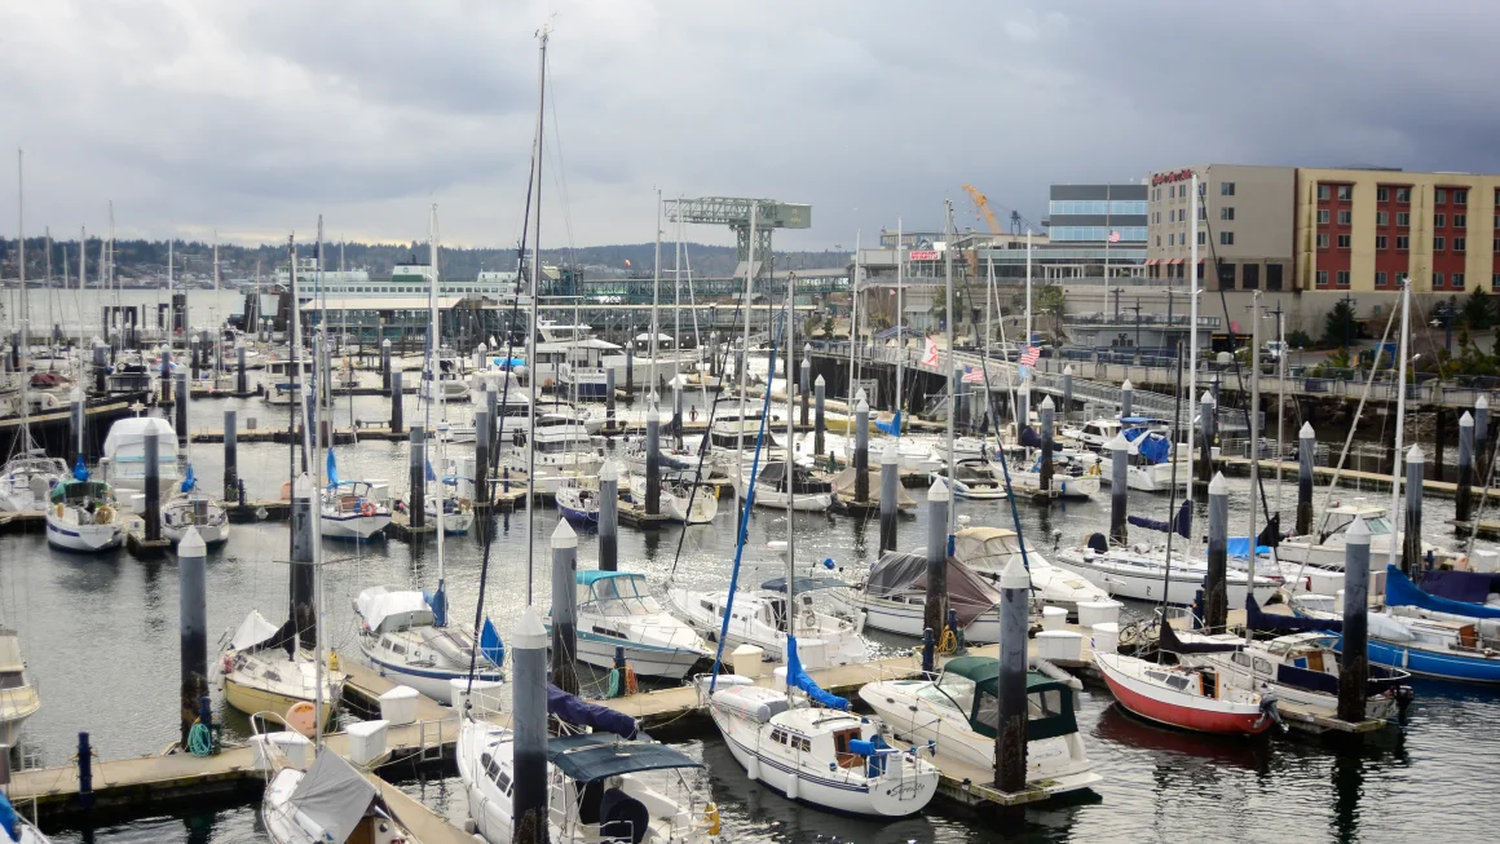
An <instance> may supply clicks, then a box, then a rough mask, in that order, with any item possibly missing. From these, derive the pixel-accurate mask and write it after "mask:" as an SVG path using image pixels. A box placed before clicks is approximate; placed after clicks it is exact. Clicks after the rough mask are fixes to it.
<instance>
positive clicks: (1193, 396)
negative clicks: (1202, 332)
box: [1105, 170, 1254, 542]
mask: <svg viewBox="0 0 1500 844" xmlns="http://www.w3.org/2000/svg"><path fill="white" fill-rule="evenodd" d="M1188 190H1189V191H1190V192H1191V195H1190V196H1189V197H1188V219H1189V220H1191V221H1192V225H1190V226H1188V270H1187V274H1188V392H1187V395H1188V405H1189V406H1191V405H1192V403H1193V402H1195V401H1197V399H1198V172H1197V171H1196V170H1195V171H1193V175H1192V178H1191V179H1190V180H1189V182H1188ZM1108 306H1109V303H1108V302H1106V303H1105V307H1108ZM1189 413H1191V411H1189ZM1186 427H1187V458H1188V478H1187V493H1186V494H1185V500H1186V501H1187V503H1188V508H1189V509H1190V510H1191V509H1192V506H1193V464H1194V463H1195V462H1197V461H1195V460H1194V459H1193V434H1194V430H1193V429H1195V428H1197V427H1198V426H1197V425H1194V424H1192V421H1191V420H1189V422H1188V425H1187V426H1186ZM1172 459H1173V460H1176V459H1177V443H1175V442H1174V443H1172ZM1188 541H1189V542H1191V540H1188ZM1252 541H1254V540H1253V539H1252Z"/></svg>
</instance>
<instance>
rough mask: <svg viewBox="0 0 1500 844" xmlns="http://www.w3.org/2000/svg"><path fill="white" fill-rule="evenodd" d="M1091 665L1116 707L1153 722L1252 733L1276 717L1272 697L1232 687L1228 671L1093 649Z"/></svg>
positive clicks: (1223, 732)
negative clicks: (1092, 662)
mask: <svg viewBox="0 0 1500 844" xmlns="http://www.w3.org/2000/svg"><path fill="white" fill-rule="evenodd" d="M1094 665H1095V666H1097V667H1098V669H1099V673H1100V674H1102V675H1104V682H1105V683H1107V684H1108V685H1109V691H1110V693H1111V694H1113V695H1114V696H1115V700H1117V701H1119V703H1120V705H1121V706H1123V707H1125V709H1127V710H1129V711H1130V712H1131V713H1133V714H1135V715H1137V716H1139V717H1141V718H1145V719H1147V720H1149V721H1155V722H1157V723H1158V724H1165V725H1166V726H1169V727H1177V728H1178V729H1183V730H1192V731H1195V732H1200V733H1216V734H1221V735H1239V736H1255V735H1260V734H1261V733H1264V732H1265V731H1266V730H1268V729H1270V728H1271V726H1272V724H1279V723H1280V721H1281V716H1280V713H1279V712H1278V710H1277V708H1276V697H1275V695H1269V694H1267V695H1261V694H1259V693H1258V692H1255V691H1252V690H1251V688H1248V687H1244V686H1240V685H1237V684H1236V683H1235V675H1234V674H1232V673H1226V672H1222V671H1219V670H1217V669H1216V668H1213V667H1204V666H1200V667H1193V666H1188V665H1163V664H1161V663H1157V662H1148V661H1147V660H1144V659H1140V658H1138V657H1133V656H1125V655H1124V654H1118V653H1100V652H1098V651H1095V652H1094Z"/></svg>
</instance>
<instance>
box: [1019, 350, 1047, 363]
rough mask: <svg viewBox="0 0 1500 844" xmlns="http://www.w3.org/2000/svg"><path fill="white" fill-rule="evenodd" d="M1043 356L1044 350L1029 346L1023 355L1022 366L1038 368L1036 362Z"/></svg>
mask: <svg viewBox="0 0 1500 844" xmlns="http://www.w3.org/2000/svg"><path fill="white" fill-rule="evenodd" d="M1041 356H1042V350H1041V349H1039V348H1037V347H1036V346H1027V347H1026V351H1024V352H1022V353H1021V365H1022V366H1036V362H1037V360H1038V359H1039V358H1041Z"/></svg>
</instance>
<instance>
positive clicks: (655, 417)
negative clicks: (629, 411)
mask: <svg viewBox="0 0 1500 844" xmlns="http://www.w3.org/2000/svg"><path fill="white" fill-rule="evenodd" d="M788 447H790V446H788ZM660 512H661V410H660V408H658V407H657V405H656V393H654V392H653V393H652V394H651V398H650V400H649V401H648V402H647V404H646V514H647V515H650V516H655V515H657V514H658V513H660Z"/></svg>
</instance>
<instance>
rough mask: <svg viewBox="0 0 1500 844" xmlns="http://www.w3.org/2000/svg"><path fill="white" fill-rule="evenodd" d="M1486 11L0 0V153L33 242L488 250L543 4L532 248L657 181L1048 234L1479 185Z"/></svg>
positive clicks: (825, 210) (822, 219)
mask: <svg viewBox="0 0 1500 844" xmlns="http://www.w3.org/2000/svg"><path fill="white" fill-rule="evenodd" d="M1497 18H1500V9H1496V8H1494V7H1493V5H1492V4H1487V3H1483V2H1478V0H1474V2H1459V1H1458V0H1447V1H1446V2H1438V3H1433V4H1428V6H1427V7H1426V8H1425V9H1424V10H1423V13H1422V14H1421V15H1412V14H1411V10H1410V7H1409V5H1405V4H1398V3H1396V2H1394V0H1370V2H1352V0H1344V2H1334V3H1315V4H1290V3H1286V4H1283V3H1262V4H1254V5H1251V4H1201V3H1189V2H1185V0H1158V2H1147V3H1120V2H1114V3H1105V2H1093V1H1092V0H1090V1H1089V2H1084V0H1079V2H1074V3H1063V4H1057V3H1053V4H1042V3H1039V2H1032V0H1022V2H1010V3H994V2H979V0H955V2H946V3H937V4H927V5H925V6H923V5H920V4H898V3H894V2H877V3H856V2H852V0H827V2H818V3H794V2H790V0H762V2H760V3H756V4H702V3H694V2H688V0H558V2H554V3H544V2H523V3H516V2H512V3H505V4H496V3H492V2H489V3H487V2H477V0H475V2H469V0H435V2H432V3H423V4H411V3H401V2H396V0H369V1H368V2H358V3H356V2H342V3H339V2H334V3H298V2H292V0H255V2H244V3H234V4H205V3H195V2H193V0H134V2H125V0H117V2H106V0H97V1H96V2H88V3H84V2H82V0H72V2H67V0H50V2H47V3H33V2H30V0H0V79H3V80H4V84H0V113H3V114H5V115H7V119H6V120H4V121H0V148H4V149H9V148H14V147H18V146H23V147H25V148H26V149H27V161H28V167H27V194H28V196H27V199H28V229H30V230H32V231H38V230H40V228H41V226H42V225H43V224H44V223H46V224H51V225H52V226H53V228H54V230H68V231H72V230H76V228H77V226H78V225H79V224H80V223H83V224H87V225H88V226H89V227H90V229H91V230H96V231H97V230H98V229H99V228H100V227H101V226H102V224H103V222H104V209H105V203H106V201H107V200H109V199H114V200H115V202H116V208H117V220H118V223H119V226H120V231H121V232H122V233H126V234H143V235H150V236H163V235H165V234H167V233H168V232H169V231H178V232H181V233H184V234H199V233H207V232H208V231H209V230H211V229H214V228H217V229H219V230H220V231H221V232H223V233H225V234H226V236H228V237H232V238H236V239H243V240H259V239H262V238H278V239H279V238H280V237H282V236H284V234H285V232H287V231H288V230H290V229H293V228H295V229H297V230H298V232H299V233H302V232H310V230H311V228H312V223H313V221H314V219H315V217H316V215H317V214H318V213H320V212H321V213H323V214H325V216H326V217H327V218H328V221H329V228H330V231H331V232H339V233H343V234H345V235H347V236H350V237H363V238H380V239H387V240H401V241H404V240H410V239H411V238H413V237H421V236H422V234H423V232H424V231H425V222H424V221H425V214H426V212H425V209H426V207H427V204H428V203H430V202H437V203H439V205H440V207H441V215H442V226H443V232H444V236H445V238H446V239H448V240H450V241H454V242H460V243H465V244H508V243H511V242H513V241H514V240H515V238H516V237H517V236H518V235H519V232H520V227H521V222H520V214H521V204H522V201H523V198H524V185H525V179H526V173H527V166H528V162H529V160H530V155H531V139H532V131H533V125H534V120H535V102H534V101H535V88H536V59H537V56H536V42H535V39H534V38H533V33H534V31H535V30H536V28H537V27H538V26H539V25H541V24H542V23H544V22H549V21H550V24H551V26H552V27H553V29H554V35H553V40H552V45H553V48H552V52H551V58H550V78H551V81H552V86H551V90H550V91H549V99H550V102H549V108H548V111H547V119H548V121H549V123H550V124H551V127H552V130H553V133H551V134H549V139H548V144H547V149H546V154H545V156H544V158H545V160H546V162H547V167H546V169H547V176H546V181H545V182H544V197H545V202H544V207H545V209H546V220H545V221H544V224H543V233H544V240H545V241H546V242H547V243H548V244H551V245H564V244H566V243H568V242H572V243H575V244H587V243H604V242H621V241H640V240H647V239H649V238H650V237H651V236H652V231H653V222H654V210H653V203H654V200H655V189H656V188H658V187H659V188H661V189H662V191H663V192H664V193H665V195H667V196H669V197H670V196H675V195H678V194H679V193H681V194H685V195H689V196H691V195H713V194H730V195H759V196H775V197H778V198H783V199H787V200H793V201H803V202H811V203H812V204H813V206H814V220H815V228H814V229H812V230H811V231H808V232H801V233H790V232H789V233H786V235H785V236H783V237H782V238H781V239H780V242H781V243H784V244H786V245H788V246H818V245H831V244H834V243H839V244H843V245H844V246H846V247H848V246H852V245H853V242H854V238H855V232H856V230H860V229H862V230H863V232H864V234H865V236H866V237H867V238H873V237H874V236H875V232H876V230H877V229H878V228H879V227H880V226H882V225H894V223H895V220H896V218H897V216H898V215H902V216H904V218H905V222H906V224H907V225H908V226H909V227H914V226H936V225H940V224H941V220H942V202H943V199H944V198H951V199H953V200H954V201H955V216H956V219H957V222H958V224H959V225H960V226H963V225H975V226H978V225H982V224H981V223H979V222H978V221H977V219H976V218H975V215H974V213H973V210H972V208H970V207H969V205H968V203H967V200H966V198H965V197H964V196H963V195H962V193H961V192H960V190H959V186H960V185H961V184H965V183H972V184H974V185H976V186H978V187H979V188H980V189H982V190H984V191H985V192H986V193H987V194H988V195H989V196H990V198H991V200H992V202H993V203H995V204H996V205H997V206H998V208H999V210H1002V211H1004V210H1006V209H1010V208H1015V209H1017V210H1019V211H1020V212H1021V213H1022V214H1024V215H1025V216H1026V217H1027V218H1029V219H1031V220H1040V219H1041V217H1042V215H1043V214H1044V212H1045V200H1046V186H1047V184H1048V183H1050V182H1053V181H1092V180H1100V179H1132V178H1140V177H1141V176H1143V175H1145V174H1146V173H1147V172H1149V171H1150V170H1152V169H1157V168H1161V167H1166V166H1172V165H1176V164H1183V163H1190V162H1194V161H1239V162H1247V163H1287V164H1296V163H1305V164H1317V165H1325V164H1347V163H1355V162H1359V163H1375V164H1388V165H1393V166H1404V167H1408V168H1413V169H1415V168H1422V169H1463V170H1488V171H1494V170H1496V169H1497V168H1500V152H1497V151H1495V150H1494V149H1493V147H1492V145H1491V144H1490V143H1489V140H1490V139H1491V138H1493V137H1495V132H1496V129H1497V128H1500V127H1497V125H1496V124H1497V123H1500V116H1497V115H1500V108H1497V105H1500V103H1497V99H1500V94H1497V93H1496V92H1495V91H1494V90H1493V87H1492V86H1491V85H1490V81H1489V79H1488V76H1489V74H1487V73H1486V71H1487V62H1486V58H1487V56H1488V55H1489V51H1488V44H1487V39H1488V37H1489V34H1490V33H1492V32H1493V31H1494V29H1495V24H1496V22H1497ZM10 172H12V168H11V167H9V166H6V167H0V173H5V174H9V173H10ZM0 192H3V193H5V194H7V195H11V194H13V181H12V177H10V176H9V175H6V176H3V177H0ZM12 208H13V203H11V202H8V201H7V202H0V209H4V210H0V228H3V229H4V230H5V231H7V232H13V231H14V229H15V223H14V216H13V214H14V212H13V210H11V209H12ZM690 236H691V237H693V238H695V239H700V240H710V241H715V242H725V241H727V238H728V234H727V232H720V231H714V230H695V231H692V232H690Z"/></svg>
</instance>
